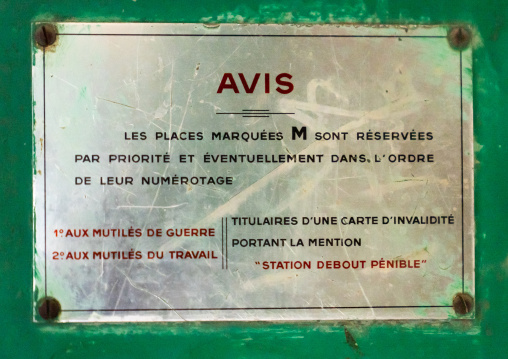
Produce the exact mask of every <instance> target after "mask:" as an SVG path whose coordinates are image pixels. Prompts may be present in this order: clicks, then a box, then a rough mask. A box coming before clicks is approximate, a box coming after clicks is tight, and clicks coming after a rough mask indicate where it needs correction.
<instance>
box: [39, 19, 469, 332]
mask: <svg viewBox="0 0 508 359" xmlns="http://www.w3.org/2000/svg"><path fill="white" fill-rule="evenodd" d="M58 30H59V32H60V33H61V34H63V35H61V36H59V38H58V42H57V44H56V45H55V46H53V47H52V48H50V49H48V50H46V51H45V52H43V51H42V50H41V49H35V50H34V68H33V74H34V103H35V106H34V123H35V127H34V131H35V135H34V139H35V142H36V145H35V147H34V149H35V173H34V205H35V214H36V217H37V218H38V219H40V220H38V221H37V222H36V227H35V252H36V254H35V279H34V285H35V289H36V293H37V295H36V298H35V301H36V302H37V301H38V300H39V299H41V298H42V297H44V296H51V297H55V298H57V299H58V300H59V301H60V303H61V304H62V308H63V313H62V315H61V316H60V318H59V321H62V322H66V321H88V322H95V321H180V320H308V319H444V318H452V317H456V315H455V313H454V312H453V309H452V308H451V299H452V298H453V296H454V295H455V293H457V292H461V291H465V292H468V293H470V294H472V295H474V292H475V291H474V253H473V247H474V238H473V228H474V220H473V208H472V203H473V202H472V191H473V186H472V168H473V148H472V145H473V141H472V139H473V138H472V127H473V126H472V125H473V117H472V78H471V49H470V48H469V49H468V50H466V51H463V52H458V51H456V50H453V49H451V48H450V46H449V44H448V41H447V39H446V33H447V29H446V28H444V27H431V28H415V29H411V30H409V31H406V30H405V29H403V28H397V27H389V28H370V27H350V26H344V27H336V26H311V27H297V26H291V25H278V26H276V25H266V26H258V25H221V26H220V27H213V28H206V27H204V26H203V25H192V24H189V25H164V24H128V25H121V24H72V23H70V24H59V25H58ZM77 34H79V35H77ZM113 34H116V35H118V36H112V35H113ZM139 34H143V36H137V35H139ZM150 34H153V35H170V34H173V35H174V34H178V35H180V36H149V35H150ZM181 35H192V36H181ZM196 35H198V36H196ZM199 35H206V36H199ZM210 35H211V36H210ZM224 35H235V36H224ZM238 35H241V36H238ZM252 35H284V36H286V37H278V36H272V37H259V36H252ZM288 35H290V36H288ZM294 35H296V36H294ZM323 35H325V36H323ZM329 35H334V36H338V37H328V36H329ZM378 36H381V37H378ZM225 72H230V73H233V74H237V73H239V72H243V73H245V74H246V77H247V79H248V80H249V81H250V79H252V77H253V74H254V73H257V72H259V73H261V74H263V73H265V72H270V73H271V76H272V83H271V87H272V89H271V91H272V92H275V87H276V86H277V85H276V84H275V83H274V82H273V81H274V77H275V76H276V75H277V74H279V73H291V74H292V75H293V78H292V81H291V82H292V83H293V85H294V91H293V92H291V93H290V94H287V95H282V94H278V93H276V92H275V93H270V94H265V93H264V91H263V90H264V87H263V86H264V82H263V80H264V78H263V75H262V76H261V78H260V80H259V85H258V88H257V90H256V91H254V93H253V94H245V93H240V94H234V93H233V91H231V90H224V92H223V93H222V94H218V93H217V88H218V85H219V83H220V81H221V78H222V74H223V73H225ZM237 80H238V78H237ZM238 85H239V86H240V90H242V87H241V83H240V81H238ZM461 85H462V88H461ZM44 90H45V92H44ZM461 104H462V107H461ZM243 109H269V110H270V112H272V113H285V114H283V115H278V114H272V115H269V116H267V117H242V115H237V114H230V115H220V114H217V113H220V112H232V113H236V112H240V113H241V112H242V110H243ZM461 109H462V111H461ZM461 116H462V119H463V122H462V124H461ZM304 125H305V126H307V127H308V130H309V134H308V136H309V138H308V139H307V140H306V141H304V140H301V139H298V140H292V139H291V138H290V137H291V128H292V127H293V126H297V127H298V128H299V127H301V126H304ZM461 125H462V126H461ZM142 131H144V132H146V134H147V137H148V139H147V140H146V141H140V140H138V141H126V140H125V138H124V133H125V132H128V133H130V132H142ZM157 131H159V132H160V131H163V132H169V133H172V132H176V133H181V132H189V131H194V132H202V133H203V136H204V139H203V140H202V141H181V140H173V141H164V140H157V141H156V140H155V139H154V136H155V132H157ZM213 131H220V132H226V131H238V132H244V131H247V132H254V133H256V132H259V133H261V132H264V131H266V132H281V133H282V134H283V136H284V139H283V140H281V141H254V140H249V141H243V140H239V141H211V140H210V138H211V133H212V132H213ZM368 131H373V132H376V131H394V132H404V133H406V132H411V131H416V132H424V133H429V132H430V133H432V136H433V139H432V140H424V141H397V140H389V141H372V140H371V141H360V140H357V138H356V134H357V133H358V132H368ZM317 132H348V135H347V136H348V137H347V138H346V139H345V140H344V139H342V140H339V141H315V140H314V134H315V133H317ZM461 135H462V140H463V143H462V144H461ZM44 140H45V142H44ZM462 150H463V157H462V156H461V151H462ZM165 153H167V154H169V155H170V156H171V163H170V164H161V163H159V164H135V163H134V164H133V163H130V164H129V163H128V164H118V163H111V164H110V163H108V155H109V154H132V155H133V154H165ZM76 154H81V155H85V154H88V155H91V154H99V155H100V158H101V159H100V163H76V162H75V157H74V156H75V155H76ZM182 154H184V155H185V154H194V155H195V156H196V158H195V160H194V162H193V163H179V162H178V160H177V159H178V156H179V155H182ZM204 154H212V155H218V154H250V155H252V154H256V155H257V154H261V155H268V156H271V155H272V154H276V155H285V154H322V155H323V160H322V163H315V164H308V163H304V164H301V163H297V164H295V163H285V164H210V163H204V161H203V155H204ZM344 154H345V155H350V154H354V155H361V154H363V155H365V156H366V158H367V159H369V162H365V163H332V162H331V161H330V159H331V156H333V155H344ZM390 154H395V155H397V154H433V155H434V158H435V162H434V163H418V164H415V163H413V164H410V163H389V162H388V161H387V158H386V157H387V156H388V155H390ZM376 155H377V157H378V158H379V159H380V160H381V162H379V163H376V162H375V156H376ZM383 156H386V157H383ZM462 160H463V163H462ZM462 168H463V172H462ZM175 174H178V175H182V176H192V175H194V176H231V177H232V178H233V185H230V186H221V185H196V186H194V185H186V186H178V185H177V186H168V185H162V186H160V185H153V186H147V185H141V184H140V179H141V177H142V176H145V177H152V176H154V177H159V176H173V175H175ZM76 176H91V178H92V185H90V186H76V185H75V182H74V181H75V180H74V178H75V177H76ZM106 176H131V177H133V178H134V185H128V186H126V185H120V186H103V185H100V184H99V178H100V177H106ZM45 181H46V182H45ZM462 195H463V196H464V197H463V198H464V201H462ZM44 199H46V204H45V203H44ZM462 213H464V217H463V218H462ZM445 215H446V216H449V215H452V216H453V217H454V221H455V223H454V224H453V225H443V224H441V225H393V224H381V218H382V217H393V216H424V217H425V216H445ZM317 216H325V217H331V216H336V217H338V218H339V219H340V218H341V217H343V216H347V217H357V216H378V217H379V218H380V220H379V221H380V224H378V225H342V224H340V223H339V224H338V225H334V226H316V225H303V224H302V217H317ZM234 217H259V218H264V217H295V218H297V219H298V222H299V224H298V225H293V226H238V225H236V226H235V225H234V222H233V218H234ZM43 218H44V220H43ZM226 219H227V222H228V227H227V228H228V230H227V231H225V230H224V228H223V227H222V226H223V224H224V223H225V221H226ZM463 224H464V227H463ZM110 228H119V229H125V230H127V229H129V228H135V229H136V228H139V229H141V230H142V231H143V233H145V232H146V230H147V229H153V228H162V229H163V231H165V230H166V229H168V228H214V229H215V231H216V235H215V237H213V238H183V237H179V238H175V237H173V238H167V237H162V238H148V237H147V236H146V235H143V236H142V237H139V238H138V237H134V238H125V237H124V238H106V239H102V238H64V237H62V234H60V233H57V234H56V235H55V233H54V231H55V230H58V229H64V233H65V232H66V231H67V229H78V230H79V229H88V231H89V234H90V235H91V234H92V231H93V229H110ZM223 233H227V238H228V240H227V242H226V244H225V245H224V244H223V239H224V236H223ZM235 238H268V239H272V238H285V239H287V240H288V242H290V239H293V242H294V243H297V241H298V239H299V238H301V239H302V243H303V244H304V246H291V245H287V244H286V245H285V246H284V247H262V248H259V247H255V248H249V247H246V248H242V247H240V246H232V240H233V239H235ZM309 238H361V241H362V245H361V246H359V247H315V246H308V239H309ZM226 247H227V252H226ZM131 249H133V250H135V251H140V252H141V253H143V259H141V260H99V259H95V260H94V259H93V258H90V259H89V260H81V261H76V260H65V259H64V257H67V253H68V252H71V253H80V252H87V253H88V255H89V256H90V257H92V255H93V252H96V251H125V252H129V251H130V250H131ZM201 250H203V251H208V252H209V253H212V251H213V253H214V255H215V256H216V257H217V258H216V259H206V260H175V259H170V258H169V251H201ZM147 251H159V252H164V255H165V258H164V259H162V260H153V259H152V260H150V259H146V253H147ZM55 253H56V254H55ZM59 253H64V256H63V257H62V256H61V255H59ZM54 257H55V258H58V260H55V259H54ZM380 259H392V260H393V259H404V260H409V261H414V260H419V261H422V264H421V266H422V267H421V268H420V269H379V268H368V266H369V263H370V261H372V260H380ZM330 260H331V261H334V260H335V261H362V260H363V261H365V263H366V267H367V268H365V269H358V270H352V269H349V270H346V269H335V270H334V269H328V270H326V269H318V268H317V262H318V261H330ZM263 261H310V262H311V269H308V270H280V269H279V270H271V269H269V270H263V269H262V268H261V265H260V264H255V263H256V262H263ZM463 271H464V272H463ZM260 308H264V309H260ZM37 318H38V317H37V314H35V319H36V320H37ZM462 318H464V317H462ZM468 318H471V317H470V316H468Z"/></svg>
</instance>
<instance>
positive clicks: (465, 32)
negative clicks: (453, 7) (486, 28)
mask: <svg viewBox="0 0 508 359" xmlns="http://www.w3.org/2000/svg"><path fill="white" fill-rule="evenodd" d="M471 38H472V34H471V30H470V29H469V28H467V27H464V26H458V27H454V28H452V29H451V30H450V31H448V42H449V43H450V46H451V47H452V48H454V49H456V50H463V49H465V48H466V47H468V46H469V43H470V42H471Z"/></svg>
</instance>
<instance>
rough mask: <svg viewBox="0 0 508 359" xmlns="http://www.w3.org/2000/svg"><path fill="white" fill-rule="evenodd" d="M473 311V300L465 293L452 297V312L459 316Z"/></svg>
mask: <svg viewBox="0 0 508 359" xmlns="http://www.w3.org/2000/svg"><path fill="white" fill-rule="evenodd" d="M473 309H474V299H473V297H471V296H470V295H469V294H467V293H457V294H455V297H453V310H455V313H457V314H459V315H464V314H467V313H470V312H471V311H472V310H473Z"/></svg>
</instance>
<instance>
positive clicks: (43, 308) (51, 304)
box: [38, 297, 62, 320]
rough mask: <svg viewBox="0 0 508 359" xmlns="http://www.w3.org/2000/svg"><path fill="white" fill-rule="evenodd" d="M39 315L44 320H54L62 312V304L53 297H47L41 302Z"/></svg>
mask: <svg viewBox="0 0 508 359" xmlns="http://www.w3.org/2000/svg"><path fill="white" fill-rule="evenodd" d="M38 309H39V315H40V316H41V317H42V319H46V320H54V319H56V318H58V316H59V315H60V313H61V312H62V306H61V305H60V302H59V301H58V300H56V299H55V298H52V297H46V298H44V299H42V300H41V301H40V302H39V308H38Z"/></svg>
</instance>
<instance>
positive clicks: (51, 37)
mask: <svg viewBox="0 0 508 359" xmlns="http://www.w3.org/2000/svg"><path fill="white" fill-rule="evenodd" d="M56 35H57V29H56V26H55V25H52V24H42V25H40V26H39V27H38V28H37V30H35V42H37V44H38V45H39V46H42V47H46V46H50V45H53V44H54V43H55V41H56Z"/></svg>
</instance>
